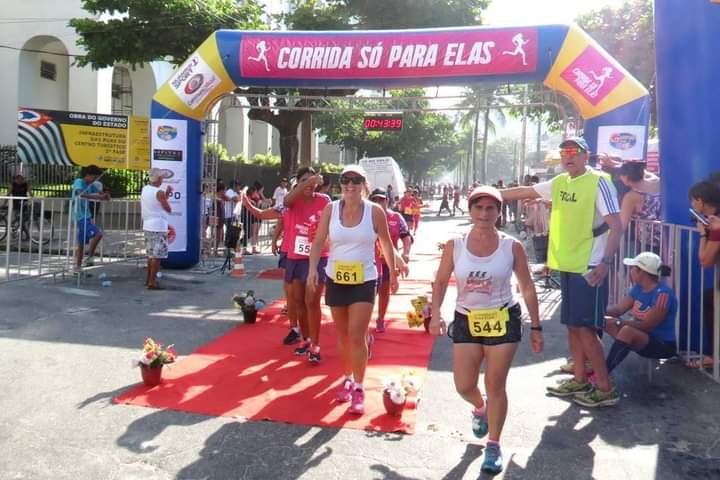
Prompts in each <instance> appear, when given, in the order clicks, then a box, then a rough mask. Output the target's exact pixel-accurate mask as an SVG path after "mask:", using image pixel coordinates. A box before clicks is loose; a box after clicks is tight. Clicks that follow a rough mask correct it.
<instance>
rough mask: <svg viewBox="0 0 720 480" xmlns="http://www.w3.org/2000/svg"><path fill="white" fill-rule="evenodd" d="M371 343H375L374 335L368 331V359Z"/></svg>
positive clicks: (370, 356) (370, 355)
mask: <svg viewBox="0 0 720 480" xmlns="http://www.w3.org/2000/svg"><path fill="white" fill-rule="evenodd" d="M373 345H375V337H373V335H372V333H368V336H367V347H368V360H370V359H371V358H372V349H373Z"/></svg>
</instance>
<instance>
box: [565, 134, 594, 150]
mask: <svg viewBox="0 0 720 480" xmlns="http://www.w3.org/2000/svg"><path fill="white" fill-rule="evenodd" d="M570 145H574V146H576V147H578V148H580V149H581V150H584V151H586V152H589V151H590V146H589V145H588V143H587V142H586V141H585V139H584V138H583V137H570V138H566V139H565V140H563V141H562V142H561V143H560V148H564V147H568V146H570Z"/></svg>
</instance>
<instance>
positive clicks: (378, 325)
mask: <svg viewBox="0 0 720 480" xmlns="http://www.w3.org/2000/svg"><path fill="white" fill-rule="evenodd" d="M384 331H385V320H380V319H377V321H376V322H375V333H383V332H384Z"/></svg>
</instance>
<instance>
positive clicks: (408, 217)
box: [402, 213, 415, 226]
mask: <svg viewBox="0 0 720 480" xmlns="http://www.w3.org/2000/svg"><path fill="white" fill-rule="evenodd" d="M402 217H403V218H404V219H405V223H407V224H408V226H410V225H414V224H415V217H414V216H412V215H405V214H404V213H403V214H402Z"/></svg>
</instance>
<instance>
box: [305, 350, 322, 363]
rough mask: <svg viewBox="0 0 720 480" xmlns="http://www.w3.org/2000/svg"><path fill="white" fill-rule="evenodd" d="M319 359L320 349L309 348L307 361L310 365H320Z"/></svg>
mask: <svg viewBox="0 0 720 480" xmlns="http://www.w3.org/2000/svg"><path fill="white" fill-rule="evenodd" d="M320 360H322V358H321V357H320V349H317V351H314V352H313V351H312V350H310V353H308V362H309V363H310V365H320Z"/></svg>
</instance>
